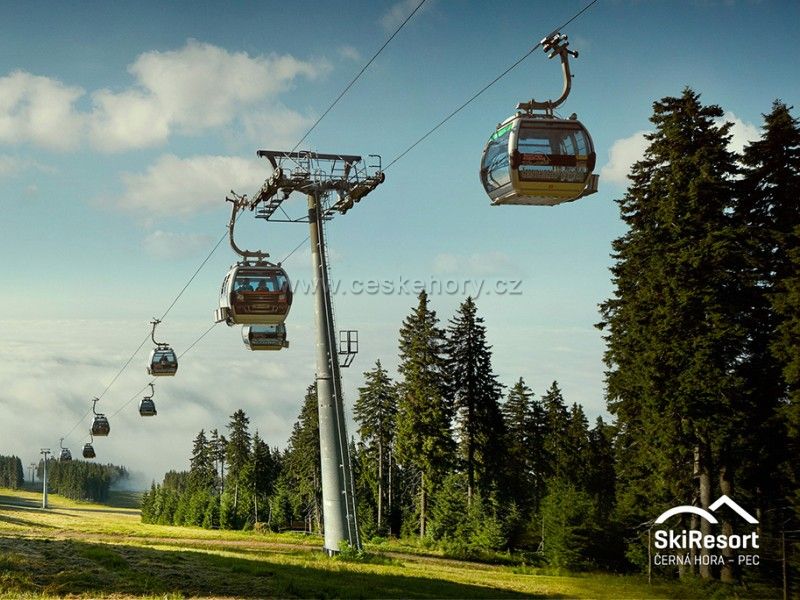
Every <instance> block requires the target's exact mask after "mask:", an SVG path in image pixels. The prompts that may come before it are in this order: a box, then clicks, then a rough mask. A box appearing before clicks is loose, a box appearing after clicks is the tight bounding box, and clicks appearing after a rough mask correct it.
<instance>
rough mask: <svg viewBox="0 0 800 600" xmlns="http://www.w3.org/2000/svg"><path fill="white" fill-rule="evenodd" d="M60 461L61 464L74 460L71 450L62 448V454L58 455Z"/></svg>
mask: <svg viewBox="0 0 800 600" xmlns="http://www.w3.org/2000/svg"><path fill="white" fill-rule="evenodd" d="M58 460H59V461H60V462H67V461H70V460H72V452H70V451H69V448H61V453H60V454H59V455H58Z"/></svg>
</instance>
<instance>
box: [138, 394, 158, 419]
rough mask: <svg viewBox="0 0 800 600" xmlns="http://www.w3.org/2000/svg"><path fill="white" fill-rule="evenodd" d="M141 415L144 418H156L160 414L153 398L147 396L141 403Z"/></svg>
mask: <svg viewBox="0 0 800 600" xmlns="http://www.w3.org/2000/svg"><path fill="white" fill-rule="evenodd" d="M139 414H140V415H141V416H143V417H155V416H156V415H157V414H158V413H157V412H156V403H155V402H153V399H152V398H150V397H149V396H145V397H144V398H142V399H141V400H140V401H139Z"/></svg>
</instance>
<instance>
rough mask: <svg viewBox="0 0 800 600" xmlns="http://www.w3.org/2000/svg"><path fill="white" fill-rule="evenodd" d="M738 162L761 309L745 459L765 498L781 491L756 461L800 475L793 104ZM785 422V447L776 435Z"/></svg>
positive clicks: (797, 176)
mask: <svg viewBox="0 0 800 600" xmlns="http://www.w3.org/2000/svg"><path fill="white" fill-rule="evenodd" d="M742 163H743V165H744V168H743V177H742V180H741V182H740V194H741V200H740V207H739V211H738V214H739V215H740V216H741V218H742V219H743V221H744V223H745V224H746V225H747V226H748V227H749V230H750V232H751V236H752V241H751V245H750V248H751V249H752V258H753V271H754V274H755V280H756V281H755V283H756V285H754V286H752V288H751V292H752V293H751V296H752V299H751V301H752V306H753V307H754V309H755V310H757V311H758V312H757V313H756V315H755V318H754V319H752V321H753V327H752V328H751V336H750V347H751V352H750V356H749V360H748V366H750V371H749V374H750V376H751V379H752V380H753V385H752V386H751V387H752V389H753V393H754V394H757V395H758V401H757V402H755V403H754V405H755V407H756V408H757V409H758V411H757V412H756V413H755V414H754V415H753V417H752V418H751V423H750V424H751V428H750V430H748V433H749V435H748V436H747V437H748V439H747V440H744V441H745V442H750V443H748V444H747V445H746V447H747V452H748V454H749V455H750V456H758V457H759V460H758V461H749V463H748V466H750V467H751V468H750V469H748V473H747V475H749V476H750V477H751V478H752V479H753V484H752V485H754V486H757V487H758V489H759V490H760V492H761V494H759V498H760V499H761V498H763V499H764V500H769V499H770V498H774V497H776V496H778V495H779V494H778V492H779V490H777V489H775V488H776V486H775V485H774V484H775V479H777V478H776V477H775V473H774V472H773V471H769V472H765V470H764V469H763V468H759V466H760V464H761V463H763V462H769V463H770V464H776V463H779V462H783V461H786V460H787V458H788V462H789V464H790V466H791V467H793V469H792V473H791V475H792V478H793V487H794V488H795V489H797V484H798V483H800V468H798V467H797V461H796V460H793V457H796V456H797V455H798V454H800V124H799V123H798V121H797V119H795V118H794V117H792V115H791V107H789V106H787V105H786V104H784V103H783V102H780V101H778V100H776V101H775V102H774V103H773V105H772V111H771V112H770V113H769V114H767V115H764V131H763V134H762V136H761V139H759V140H757V141H755V142H752V143H750V144H749V145H748V146H746V147H745V149H744V155H743V157H742ZM787 398H788V403H786V404H785V405H784V401H785V399H787ZM783 422H785V423H786V425H787V426H788V434H789V446H788V448H787V447H786V444H785V442H784V436H783V435H781V433H782V424H783ZM753 429H755V431H753ZM754 433H755V434H758V435H753V434H754ZM753 442H755V443H753ZM790 457H791V458H790ZM761 508H766V506H762V507H761ZM798 508H800V506H798Z"/></svg>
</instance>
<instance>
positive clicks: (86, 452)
mask: <svg viewBox="0 0 800 600" xmlns="http://www.w3.org/2000/svg"><path fill="white" fill-rule="evenodd" d="M95 456H97V455H96V454H95V453H94V446H92V445H91V444H90V443H88V442H87V443H86V444H84V446H83V458H94V457H95Z"/></svg>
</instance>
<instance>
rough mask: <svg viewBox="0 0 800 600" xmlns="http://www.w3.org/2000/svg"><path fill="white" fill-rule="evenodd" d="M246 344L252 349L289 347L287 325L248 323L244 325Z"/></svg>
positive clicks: (243, 332) (243, 333) (243, 331)
mask: <svg viewBox="0 0 800 600" xmlns="http://www.w3.org/2000/svg"><path fill="white" fill-rule="evenodd" d="M242 339H243V340H244V345H245V346H247V347H248V348H249V349H250V350H281V349H283V348H288V347H289V341H288V340H287V339H286V325H284V324H283V323H282V324H280V325H247V326H245V327H242Z"/></svg>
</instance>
